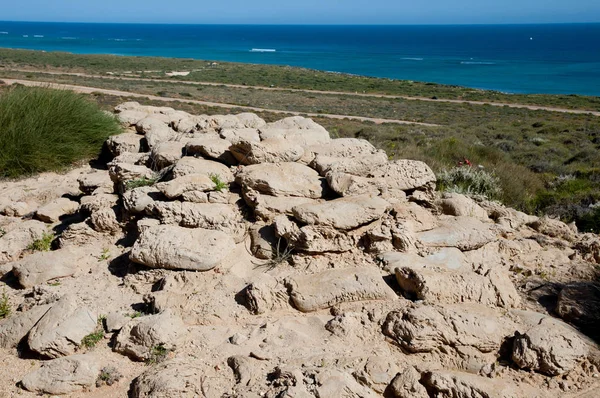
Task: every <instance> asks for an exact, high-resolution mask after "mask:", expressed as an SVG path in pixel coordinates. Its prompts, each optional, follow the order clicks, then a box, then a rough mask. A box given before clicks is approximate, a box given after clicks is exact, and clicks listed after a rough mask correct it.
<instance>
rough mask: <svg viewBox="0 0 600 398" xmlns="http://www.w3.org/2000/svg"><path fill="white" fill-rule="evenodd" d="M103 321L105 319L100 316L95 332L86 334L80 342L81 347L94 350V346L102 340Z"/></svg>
mask: <svg viewBox="0 0 600 398" xmlns="http://www.w3.org/2000/svg"><path fill="white" fill-rule="evenodd" d="M104 319H106V317H104V316H100V317H98V325H97V326H96V330H95V331H94V332H93V333H90V334H88V335H87V336H85V337H84V338H83V340H81V345H83V346H85V347H86V348H94V347H95V346H96V344H98V343H99V342H100V340H102V339H103V338H104Z"/></svg>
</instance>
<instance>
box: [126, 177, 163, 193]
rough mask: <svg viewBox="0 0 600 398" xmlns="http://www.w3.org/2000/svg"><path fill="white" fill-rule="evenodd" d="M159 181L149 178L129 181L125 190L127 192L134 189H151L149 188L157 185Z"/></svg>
mask: <svg viewBox="0 0 600 398" xmlns="http://www.w3.org/2000/svg"><path fill="white" fill-rule="evenodd" d="M157 181H158V178H147V177H142V178H136V179H135V180H129V181H127V182H126V183H125V189H126V190H127V191H129V190H131V189H134V188H140V187H149V186H152V185H154V184H156V182H157Z"/></svg>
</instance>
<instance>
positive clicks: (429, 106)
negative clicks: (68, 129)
mask: <svg viewBox="0 0 600 398" xmlns="http://www.w3.org/2000/svg"><path fill="white" fill-rule="evenodd" d="M0 59H1V61H0V79H1V78H2V77H4V78H20V79H28V80H35V81H46V82H51V83H64V84H77V85H82V86H88V87H96V88H104V89H113V90H120V91H128V92H131V93H141V94H147V95H154V96H156V95H158V96H161V97H165V98H174V99H179V100H183V101H185V100H202V101H211V102H220V103H227V104H232V105H238V106H240V107H242V106H253V107H260V108H265V109H275V110H280V111H295V112H305V113H317V114H322V115H323V117H316V118H314V119H315V121H317V123H319V124H321V125H323V126H325V127H326V128H327V129H328V130H329V131H330V132H331V134H332V136H334V137H357V138H365V139H368V140H369V141H371V142H372V143H374V144H375V145H376V146H378V147H380V148H383V149H385V150H386V151H387V153H388V155H389V157H390V158H391V159H393V158H412V159H418V160H424V161H425V162H427V163H428V164H429V165H430V166H431V167H432V168H433V169H434V170H435V171H436V172H437V173H441V172H443V171H444V170H448V169H450V168H452V167H454V166H456V165H457V164H458V163H459V162H461V161H463V160H464V159H465V158H466V159H469V161H470V162H472V163H473V164H474V165H475V166H481V167H482V168H483V169H484V170H486V171H488V172H490V173H492V174H493V175H495V176H496V177H497V178H498V180H499V181H500V185H501V189H502V191H501V193H499V195H498V199H499V200H500V201H502V202H503V203H505V204H507V205H509V206H513V207H516V208H518V209H521V210H525V211H527V212H529V213H534V214H542V213H546V214H551V215H554V216H557V217H560V218H561V219H563V220H564V221H567V222H571V221H575V222H576V223H577V225H578V226H579V228H580V229H582V230H585V231H590V230H591V231H599V230H600V207H598V206H595V204H596V203H598V202H599V201H600V118H599V117H597V116H593V115H590V114H569V113H559V112H551V111H542V110H531V109H525V108H509V107H498V106H490V105H479V104H464V103H447V102H437V101H418V100H406V99H402V98H377V97H360V96H355V95H352V93H354V92H361V93H362V92H366V93H380V94H388V95H398V96H417V97H418V96H420V97H427V98H431V97H436V98H439V99H443V98H446V99H465V100H476V101H487V102H503V103H511V104H524V105H528V104H529V105H538V106H552V107H560V108H567V109H584V110H598V109H600V99H599V98H597V97H583V96H564V95H560V96H558V95H557V96H551V95H513V94H503V93H498V92H490V91H482V90H474V89H468V88H462V87H453V86H444V85H437V84H429V83H417V82H408V81H392V80H388V79H375V78H366V77H357V76H350V75H343V74H333V73H326V72H317V71H312V70H306V69H299V68H289V67H280V66H264V65H242V64H233V63H221V62H219V63H214V62H208V61H198V60H186V59H163V58H146V57H117V56H105V55H74V54H66V53H46V52H43V53H42V52H33V51H20V50H19V51H17V50H0ZM16 69H18V70H16ZM24 69H26V70H27V71H22V70H24ZM168 71H189V72H190V73H189V75H188V76H176V77H166V76H165V72H168ZM48 72H54V74H50V73H48ZM107 72H110V73H111V75H106V73H107ZM56 73H58V74H56ZM62 73H82V74H86V75H98V74H102V75H106V76H110V77H111V78H110V79H104V78H99V77H92V76H74V75H68V74H62ZM119 76H121V77H123V79H118V77H119ZM136 77H142V78H149V79H153V80H154V81H148V80H135V78H136ZM165 80H168V81H165ZM197 82H212V83H223V84H225V83H227V84H239V85H248V86H255V85H256V86H265V87H271V86H274V87H277V88H289V89H292V88H301V89H314V90H330V91H336V92H347V93H348V94H341V93H335V94H325V93H306V92H293V91H286V90H282V91H272V90H262V89H260V88H242V87H239V88H236V87H226V86H221V85H216V86H207V85H198V84H195V83H197ZM90 97H91V98H92V99H93V100H94V101H96V102H97V103H98V104H99V105H100V107H101V108H103V109H105V110H111V109H112V108H113V107H114V106H115V105H116V104H118V103H121V102H123V101H125V100H128V99H132V98H127V97H125V96H110V95H106V94H100V93H97V94H94V95H91V96H90ZM134 100H136V101H138V102H141V103H145V104H154V105H167V106H172V107H174V108H177V109H182V110H186V111H189V112H191V113H193V114H200V113H207V114H224V113H239V112H241V111H242V109H241V108H240V109H236V108H232V109H223V108H216V107H207V106H203V105H199V104H193V103H186V102H183V103H182V102H172V103H170V102H166V103H165V102H162V101H161V102H158V101H151V100H141V99H139V98H135V99H134ZM327 114H338V115H355V116H366V117H373V118H384V119H400V120H405V121H412V122H422V123H431V124H436V125H438V126H418V125H410V124H408V125H403V124H395V123H385V124H374V123H370V122H363V121H357V120H348V119H345V120H337V119H331V118H328V117H326V115H327ZM260 116H261V117H262V118H264V119H265V120H267V121H272V120H275V119H279V118H281V117H282V115H280V114H279V115H275V114H272V113H269V112H263V113H260Z"/></svg>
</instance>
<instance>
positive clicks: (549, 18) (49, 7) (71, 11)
mask: <svg viewBox="0 0 600 398" xmlns="http://www.w3.org/2000/svg"><path fill="white" fill-rule="evenodd" d="M9 2H10V3H11V4H12V5H11V6H8V5H7V4H8V3H9ZM2 3H4V5H3V4H2ZM16 3H18V5H16ZM0 9H2V12H1V13H0V19H2V20H13V21H58V22H152V23H160V22H162V23H257V24H264V23H269V24H327V23H331V24H344V23H347V24H448V23H450V24H451V23H456V24H462V23H551V22H600V0H571V1H566V0H452V1H450V0H293V1H290V0H213V1H205V0H204V1H203V0H79V1H74V0H19V1H18V2H15V1H13V0H10V1H9V0H0Z"/></svg>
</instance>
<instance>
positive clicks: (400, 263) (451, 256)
mask: <svg viewBox="0 0 600 398" xmlns="http://www.w3.org/2000/svg"><path fill="white" fill-rule="evenodd" d="M379 258H381V260H383V262H384V263H385V270H386V271H387V272H389V273H394V272H395V270H396V268H402V267H410V268H431V267H434V268H441V269H447V270H458V269H462V270H464V269H466V268H467V267H468V266H469V264H468V263H467V259H466V257H465V255H464V254H463V253H462V252H461V251H460V250H458V249H456V248H454V247H448V248H442V249H440V250H438V251H436V252H435V253H432V254H428V255H427V256H424V257H421V256H419V255H418V254H414V253H400V252H387V253H384V254H382V255H380V256H379ZM468 268H469V269H470V267H468Z"/></svg>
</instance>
